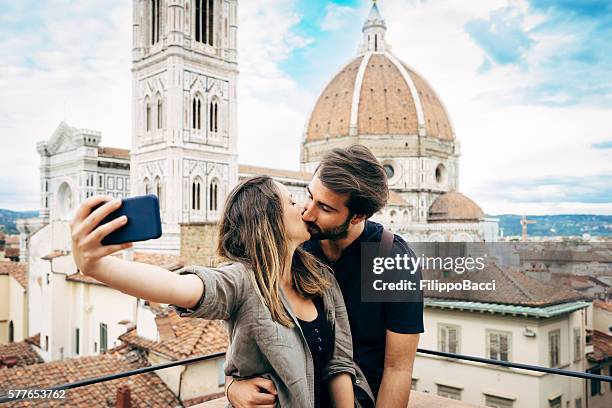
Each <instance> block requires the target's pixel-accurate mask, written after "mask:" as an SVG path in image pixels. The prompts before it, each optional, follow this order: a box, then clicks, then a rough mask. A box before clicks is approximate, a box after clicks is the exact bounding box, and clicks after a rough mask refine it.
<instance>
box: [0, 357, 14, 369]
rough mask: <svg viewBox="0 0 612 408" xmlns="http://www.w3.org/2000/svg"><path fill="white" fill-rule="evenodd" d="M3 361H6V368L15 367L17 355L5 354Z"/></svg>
mask: <svg viewBox="0 0 612 408" xmlns="http://www.w3.org/2000/svg"><path fill="white" fill-rule="evenodd" d="M2 363H4V365H5V366H6V368H13V367H15V366H16V365H17V357H15V356H5V357H4V358H2Z"/></svg>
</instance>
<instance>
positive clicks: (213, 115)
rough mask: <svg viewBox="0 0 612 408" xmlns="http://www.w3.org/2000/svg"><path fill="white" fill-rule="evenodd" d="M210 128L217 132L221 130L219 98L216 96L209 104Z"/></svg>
mask: <svg viewBox="0 0 612 408" xmlns="http://www.w3.org/2000/svg"><path fill="white" fill-rule="evenodd" d="M208 130H209V131H211V132H213V133H217V132H218V131H219V100H218V99H217V97H214V98H213V99H212V101H211V102H210V105H209V106H208Z"/></svg>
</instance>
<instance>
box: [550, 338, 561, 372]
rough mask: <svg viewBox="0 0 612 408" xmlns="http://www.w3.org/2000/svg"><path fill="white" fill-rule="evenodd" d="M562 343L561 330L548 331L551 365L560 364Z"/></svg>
mask: <svg viewBox="0 0 612 408" xmlns="http://www.w3.org/2000/svg"><path fill="white" fill-rule="evenodd" d="M560 343H561V330H559V329H557V330H553V331H551V332H549V333H548V356H549V363H550V366H551V367H557V366H558V365H559V357H560V356H559V347H560Z"/></svg>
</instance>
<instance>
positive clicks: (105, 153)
mask: <svg viewBox="0 0 612 408" xmlns="http://www.w3.org/2000/svg"><path fill="white" fill-rule="evenodd" d="M98 156H99V157H113V158H117V159H129V158H130V151H129V150H126V149H118V148H116V147H98Z"/></svg>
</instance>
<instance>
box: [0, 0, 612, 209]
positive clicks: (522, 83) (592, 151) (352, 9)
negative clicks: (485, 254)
mask: <svg viewBox="0 0 612 408" xmlns="http://www.w3.org/2000/svg"><path fill="white" fill-rule="evenodd" d="M378 3H379V7H380V9H381V12H382V15H383V17H384V18H385V19H386V22H387V27H388V33H387V41H388V42H389V43H390V45H391V46H392V51H393V53H394V54H395V55H396V56H397V57H398V58H399V59H401V60H403V61H405V62H406V63H407V64H408V65H410V66H411V67H413V68H414V69H415V70H416V71H417V72H419V73H420V74H421V75H422V76H424V77H425V78H426V79H427V80H428V82H430V83H431V84H432V86H433V87H434V89H435V90H436V92H437V93H438V94H439V96H440V97H441V99H442V100H443V102H444V104H445V106H446V109H447V111H448V113H449V115H450V117H451V120H452V123H453V126H454V129H455V133H456V136H457V139H458V140H459V141H460V143H461V158H460V182H459V190H460V191H461V192H463V193H464V194H465V195H467V196H468V197H470V198H472V199H473V200H474V201H476V202H477V203H478V204H479V205H480V206H481V207H482V208H483V210H484V211H485V212H486V213H487V214H505V213H515V214H524V213H525V214H534V215H536V214H568V213H572V214H576V213H589V214H612V70H610V69H609V67H610V66H612V41H610V38H612V5H611V4H612V3H611V2H609V1H608V0H576V1H569V0H555V1H553V0H470V1H465V0H380V1H379V2H378ZM370 7H371V1H369V0H343V1H340V0H336V1H321V0H258V1H240V2H239V60H240V65H239V69H240V78H239V95H238V122H239V136H238V137H239V142H238V145H239V154H240V162H241V163H243V164H254V165H260V166H267V167H277V168H285V169H293V170H297V169H298V168H299V150H300V143H301V140H302V134H303V130H304V126H305V122H306V120H307V117H308V114H309V113H310V111H311V109H312V107H313V105H314V103H315V102H316V99H317V97H318V96H319V94H320V93H321V92H322V90H323V88H324V87H325V85H326V83H327V82H328V81H329V80H330V79H331V78H332V77H333V76H334V75H335V74H336V72H338V71H339V70H340V69H341V68H342V67H343V66H344V65H345V64H346V63H348V62H349V61H350V60H351V59H352V58H354V57H355V56H356V50H357V47H358V44H359V42H360V40H361V27H362V25H363V22H364V20H365V18H366V16H367V13H368V10H369V8H370ZM131 13H132V6H131V2H130V1H126V0H87V1H85V0H81V1H73V0H48V1H33V0H22V1H17V2H16V1H13V2H11V1H7V0H0V208H7V209H12V210H35V209H38V205H39V199H38V197H39V188H40V186H39V165H40V158H39V156H38V154H37V153H36V142H37V141H41V140H46V139H49V138H50V137H51V135H52V133H53V131H54V130H55V129H56V128H57V126H58V125H59V123H60V122H61V121H62V120H65V121H66V122H67V123H68V124H69V125H71V126H76V127H79V128H87V129H94V130H99V131H101V132H102V134H103V136H102V144H103V145H104V146H112V147H121V148H127V149H129V148H131V135H130V132H131V130H130V129H131V103H130V98H131V72H130V66H131V61H130V52H131V41H132V40H131ZM270 146H274V154H270Z"/></svg>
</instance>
